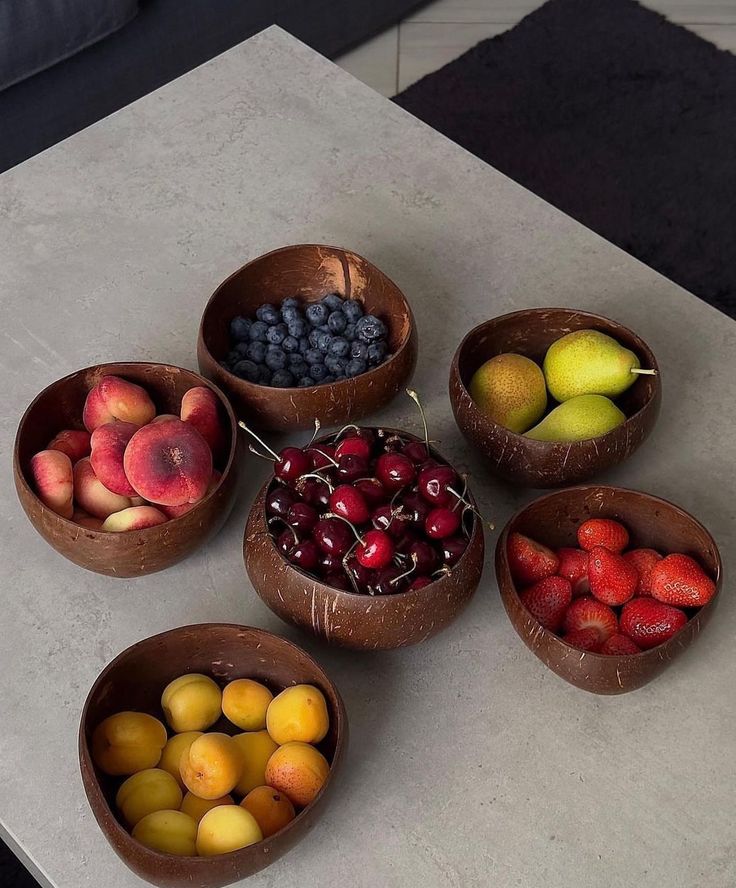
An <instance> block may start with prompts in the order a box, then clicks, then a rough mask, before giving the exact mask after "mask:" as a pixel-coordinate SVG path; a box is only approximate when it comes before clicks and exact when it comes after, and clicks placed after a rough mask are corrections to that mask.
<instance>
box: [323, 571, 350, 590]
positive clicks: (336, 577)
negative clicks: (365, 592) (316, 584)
mask: <svg viewBox="0 0 736 888" xmlns="http://www.w3.org/2000/svg"><path fill="white" fill-rule="evenodd" d="M322 582H323V583H324V584H325V586H332V588H333V589H342V591H343V592H352V591H353V587H352V586H351V585H350V580H349V579H348V578H347V577H346V576H345V574H344V573H337V572H335V573H328V574H325V576H324V577H323V579H322Z"/></svg>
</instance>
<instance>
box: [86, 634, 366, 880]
mask: <svg viewBox="0 0 736 888" xmlns="http://www.w3.org/2000/svg"><path fill="white" fill-rule="evenodd" d="M191 672H197V673H203V674H205V675H208V676H210V677H211V678H213V679H214V680H215V681H216V682H218V683H219V684H220V685H225V684H227V682H229V681H231V680H233V679H236V678H252V679H255V680H256V681H259V682H262V683H263V684H265V685H267V686H268V687H269V689H270V690H271V691H272V692H273V693H277V692H279V691H281V690H283V689H284V688H286V687H288V686H290V685H294V684H301V683H305V684H311V685H314V686H315V687H317V688H319V690H320V691H322V693H323V694H324V697H325V699H326V702H327V708H328V713H329V718H330V728H329V732H328V734H327V736H326V737H325V738H324V740H322V741H321V742H320V743H319V744H318V748H319V749H320V751H321V752H322V753H323V755H324V756H325V757H326V758H327V760H328V762H329V763H330V771H329V774H328V776H327V780H326V781H325V783H324V785H323V786H322V788H321V790H320V791H319V793H318V795H317V796H316V798H315V799H314V800H313V801H312V802H311V803H310V804H309V805H308V806H307V807H306V808H304V809H303V810H302V811H301V812H300V813H298V814H297V816H296V817H295V818H294V819H293V820H292V821H291V822H290V823H288V824H287V825H286V826H285V827H283V828H282V829H281V830H279V831H278V832H276V833H275V834H274V835H272V836H271V837H269V838H267V839H265V840H263V841H261V842H258V843H257V844H254V845H249V846H247V847H245V848H241V849H240V850H237V851H231V852H229V853H226V854H219V855H216V856H212V857H180V856H175V855H172V854H165V853H161V852H158V851H153V850H151V849H149V848H147V847H145V846H144V845H142V844H141V843H140V842H138V841H137V840H136V839H134V838H133V837H132V835H130V833H129V831H128V829H127V828H126V827H125V825H124V823H123V821H122V820H121V819H119V813H118V810H117V807H116V805H115V794H116V791H117V787H118V786H119V784H120V782H121V779H122V778H112V777H109V776H107V775H106V774H104V773H102V772H101V771H100V770H99V769H98V768H97V767H96V765H95V764H94V762H93V760H92V752H91V741H92V734H93V732H94V730H95V728H96V726H97V725H98V724H100V722H102V721H103V720H104V719H105V718H107V717H108V716H110V715H113V714H114V713H117V712H121V711H126V710H132V711H138V712H146V713H148V714H150V715H153V716H155V717H156V718H158V719H162V718H163V714H162V710H161V692H162V690H163V688H164V687H165V686H166V685H167V684H168V683H169V682H170V681H172V680H173V679H175V678H178V677H179V676H181V675H184V674H185V673H191ZM211 730H214V731H223V732H225V733H231V734H232V733H237V732H238V730H239V729H237V728H235V727H234V726H233V725H231V724H230V723H229V722H227V720H226V719H224V718H222V719H221V721H219V722H216V723H215V725H214V726H213V727H212V728H211ZM347 741H348V723H347V716H346V713H345V706H344V704H343V702H342V699H341V698H340V695H339V693H338V691H337V689H336V688H335V685H334V684H333V683H332V681H330V679H329V678H328V677H327V675H326V674H325V673H324V671H323V670H322V669H321V668H320V667H319V666H318V665H317V663H316V662H315V661H314V660H313V659H312V658H311V657H310V656H309V655H308V654H307V653H305V652H304V651H303V650H302V649H301V648H299V647H297V646H296V645H294V644H292V643H291V642H289V641H286V640H285V639H283V638H280V637H279V636H277V635H273V634H272V633H270V632H266V631H264V630H263V629H253V628H250V627H248V626H236V625H231V624H226V623H202V624H200V625H195V626H184V627H181V628H179V629H171V630H169V631H168V632H163V633H162V634H160V635H154V636H151V637H150V638H146V639H144V640H143V641H140V642H138V643H137V644H134V645H133V646H132V647H129V648H128V649H127V650H125V651H123V652H122V653H121V654H119V655H118V656H117V657H116V658H115V659H114V660H113V661H112V662H111V663H109V664H108V665H107V666H106V667H105V668H104V669H103V671H102V672H101V673H100V676H99V677H98V679H97V680H96V681H95V683H94V685H93V686H92V689H91V690H90V692H89V695H88V696H87V701H86V703H85V704H84V709H83V711H82V718H81V723H80V726H79V764H80V769H81V773H82V781H83V783H84V789H85V792H86V794H87V799H88V801H89V804H90V807H91V808H92V812H93V813H94V816H95V818H96V820H97V823H98V824H99V826H100V829H101V830H102V832H103V834H104V836H105V838H106V839H107V841H108V842H109V843H110V845H112V847H113V849H114V851H115V852H116V854H117V855H118V856H119V857H120V858H121V860H122V861H123V862H124V863H125V864H126V865H127V866H128V867H130V869H131V870H133V871H134V872H135V873H137V874H138V875H139V876H140V877H141V878H143V879H146V880H147V881H149V882H152V883H153V884H154V885H161V886H163V888H219V886H222V885H230V884H232V883H233V882H237V881H238V880H239V879H244V878H245V877H247V876H250V875H252V874H253V873H257V872H258V871H259V870H262V869H263V868H264V867H266V866H268V865H269V864H270V863H273V861H274V860H278V858H279V857H281V856H282V855H283V854H285V853H286V852H287V851H288V850H289V849H290V848H292V847H293V846H294V845H296V843H297V842H298V841H300V839H302V838H303V837H304V836H305V835H306V833H307V832H308V830H309V829H310V828H311V827H312V826H313V825H314V823H315V822H316V820H317V818H318V817H319V816H320V814H321V812H322V810H323V808H324V804H325V801H326V798H327V797H328V795H329V792H330V788H331V786H332V784H333V782H334V776H335V772H336V771H337V768H338V766H339V764H340V762H341V760H342V757H343V755H344V752H345V748H346V746H347Z"/></svg>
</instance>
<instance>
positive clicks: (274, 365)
mask: <svg viewBox="0 0 736 888" xmlns="http://www.w3.org/2000/svg"><path fill="white" fill-rule="evenodd" d="M266 366H267V367H268V369H269V370H283V369H284V367H286V352H285V351H284V350H283V349H281V348H278V347H276V346H274V348H270V349H269V350H268V351H267V352H266Z"/></svg>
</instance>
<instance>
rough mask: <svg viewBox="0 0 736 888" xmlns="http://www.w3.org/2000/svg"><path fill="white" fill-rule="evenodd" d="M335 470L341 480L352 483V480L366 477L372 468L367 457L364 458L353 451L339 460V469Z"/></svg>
mask: <svg viewBox="0 0 736 888" xmlns="http://www.w3.org/2000/svg"><path fill="white" fill-rule="evenodd" d="M335 471H336V474H337V477H338V478H339V479H340V481H346V482H347V483H351V482H352V481H357V480H358V478H363V477H365V476H366V475H367V474H369V471H370V470H369V468H368V460H367V459H363V457H362V456H356V455H355V454H353V453H348V454H346V455H345V456H343V457H342V459H340V460H339V461H338V464H337V469H336V470H335Z"/></svg>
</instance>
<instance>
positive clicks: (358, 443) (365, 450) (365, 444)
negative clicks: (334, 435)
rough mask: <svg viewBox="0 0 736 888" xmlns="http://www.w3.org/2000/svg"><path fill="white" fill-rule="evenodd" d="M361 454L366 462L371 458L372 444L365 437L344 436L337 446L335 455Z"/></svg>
mask: <svg viewBox="0 0 736 888" xmlns="http://www.w3.org/2000/svg"><path fill="white" fill-rule="evenodd" d="M348 455H350V456H360V457H362V458H363V459H364V460H366V462H367V461H368V460H369V459H370V458H371V445H370V442H369V441H367V440H366V439H365V438H343V439H342V441H340V443H339V444H338V445H337V447H336V448H335V456H336V457H337V459H338V460H339V459H341V458H342V457H343V456H348Z"/></svg>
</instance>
